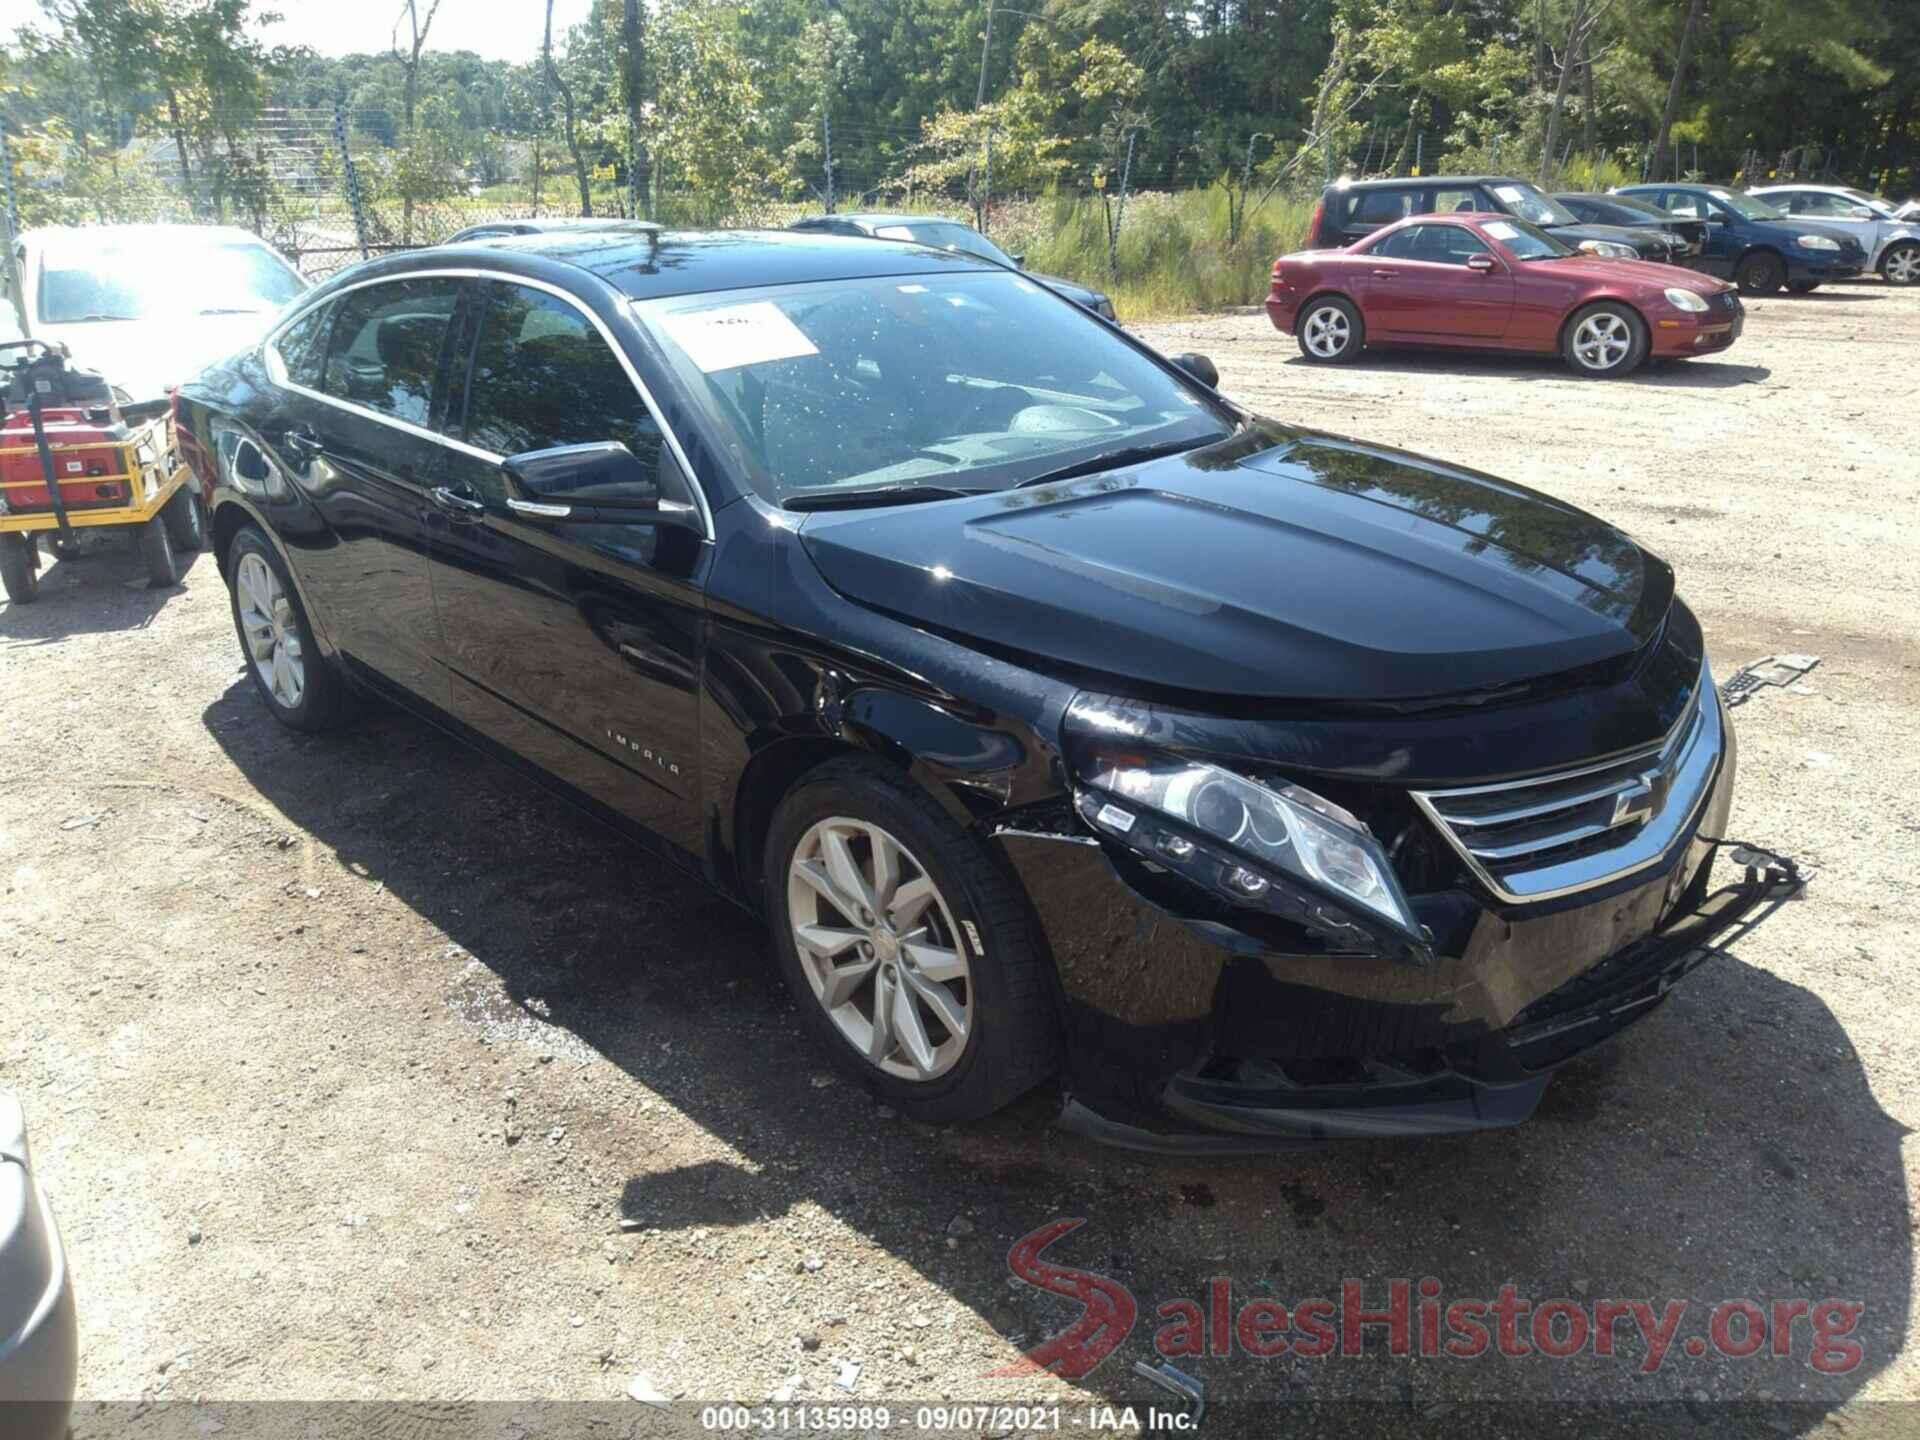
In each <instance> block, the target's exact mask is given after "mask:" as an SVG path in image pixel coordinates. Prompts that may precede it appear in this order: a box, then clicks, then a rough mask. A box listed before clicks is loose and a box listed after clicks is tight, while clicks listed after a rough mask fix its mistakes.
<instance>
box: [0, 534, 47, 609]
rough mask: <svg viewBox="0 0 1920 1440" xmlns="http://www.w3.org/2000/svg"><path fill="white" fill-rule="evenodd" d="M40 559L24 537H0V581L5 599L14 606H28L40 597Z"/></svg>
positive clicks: (31, 543)
mask: <svg viewBox="0 0 1920 1440" xmlns="http://www.w3.org/2000/svg"><path fill="white" fill-rule="evenodd" d="M39 559H40V557H39V556H38V555H36V554H34V547H33V542H32V541H30V540H28V539H27V537H26V536H24V535H18V534H16V535H0V581H4V582H5V585H6V590H7V599H9V600H11V601H12V602H13V603H14V604H16V605H30V604H32V603H33V602H34V601H35V600H36V599H38V598H39V596H40V565H39Z"/></svg>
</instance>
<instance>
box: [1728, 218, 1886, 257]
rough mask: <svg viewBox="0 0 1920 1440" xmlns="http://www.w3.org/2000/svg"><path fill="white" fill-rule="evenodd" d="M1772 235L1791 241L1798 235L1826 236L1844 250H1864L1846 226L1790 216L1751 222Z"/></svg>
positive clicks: (1856, 237)
mask: <svg viewBox="0 0 1920 1440" xmlns="http://www.w3.org/2000/svg"><path fill="white" fill-rule="evenodd" d="M1750 223H1752V224H1754V225H1757V226H1759V227H1760V228H1761V229H1762V230H1765V231H1767V232H1768V233H1770V234H1774V235H1779V236H1781V237H1783V238H1784V239H1787V240H1791V239H1793V238H1794V237H1795V236H1797V235H1824V236H1826V237H1827V239H1829V240H1831V241H1833V242H1834V243H1835V244H1836V245H1838V246H1839V247H1840V248H1841V249H1842V250H1862V249H1864V248H1865V247H1864V246H1862V245H1861V244H1860V237H1859V236H1858V235H1856V234H1854V233H1853V232H1852V231H1851V230H1848V229H1847V228H1846V227H1845V226H1844V225H1822V224H1820V223H1819V222H1817V221H1813V220H1797V219H1795V218H1794V217H1793V216H1791V215H1789V216H1788V217H1787V218H1786V219H1784V220H1755V221H1752V222H1750Z"/></svg>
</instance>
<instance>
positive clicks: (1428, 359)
mask: <svg viewBox="0 0 1920 1440" xmlns="http://www.w3.org/2000/svg"><path fill="white" fill-rule="evenodd" d="M1796 298H1798V297H1796ZM1285 363H1286V364H1287V365H1290V366H1300V367H1310V368H1318V366H1317V364H1316V362H1314V361H1311V360H1308V359H1307V358H1306V356H1304V355H1295V356H1293V357H1292V358H1291V359H1289V360H1287V361H1286V362H1285ZM1346 368H1347V369H1349V370H1374V371H1383V372H1384V371H1405V372H1408V373H1417V374H1421V375H1483V376H1486V377H1487V378H1489V379H1498V380H1571V381H1576V382H1577V381H1579V380H1580V379H1581V377H1579V376H1577V375H1575V374H1574V373H1573V371H1571V370H1570V369H1568V368H1567V364H1566V362H1565V361H1563V360H1561V359H1560V358H1559V357H1557V356H1550V355H1539V356H1533V355H1506V354H1479V353H1475V352H1467V351H1460V350H1421V349H1417V348H1414V347H1411V346H1408V347H1401V346H1394V347H1390V348H1381V349H1368V350H1365V351H1362V352H1361V355H1360V358H1359V359H1357V360H1351V361H1348V362H1347V365H1346ZM1772 374H1773V371H1771V370H1769V369H1768V368H1767V367H1766V366H1765V365H1734V364H1729V363H1728V362H1726V361H1724V360H1708V359H1704V358H1703V359H1697V360H1653V361H1650V362H1648V363H1647V364H1645V365H1643V366H1641V367H1640V368H1639V369H1638V370H1636V371H1634V372H1633V374H1631V375H1627V376H1623V377H1622V378H1620V379H1618V380H1611V381H1595V382H1594V383H1595V384H1611V385H1659V386H1663V387H1673V388H1680V389H1699V390H1717V389H1728V388H1731V387H1733V386H1736V385H1757V384H1759V383H1760V382H1761V381H1763V380H1765V379H1767V378H1768V377H1769V376H1770V375H1772Z"/></svg>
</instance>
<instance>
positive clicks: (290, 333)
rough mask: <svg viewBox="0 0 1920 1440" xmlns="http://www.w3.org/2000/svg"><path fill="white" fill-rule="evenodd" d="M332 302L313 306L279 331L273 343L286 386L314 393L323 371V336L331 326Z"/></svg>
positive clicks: (324, 353)
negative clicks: (293, 386) (298, 387)
mask: <svg viewBox="0 0 1920 1440" xmlns="http://www.w3.org/2000/svg"><path fill="white" fill-rule="evenodd" d="M333 311H334V306H333V302H331V301H329V302H327V303H326V304H322V305H316V306H314V307H313V309H311V310H309V311H307V313H306V314H304V315H302V316H301V317H300V318H299V319H298V320H296V321H294V322H293V323H292V324H291V325H289V326H287V328H286V329H284V330H282V331H281V332H280V334H279V336H278V338H276V339H275V340H274V342H273V352H274V354H275V355H277V356H278V357H279V359H280V370H281V373H282V374H283V375H284V376H285V377H286V383H288V384H290V385H298V386H300V387H301V388H302V389H304V390H318V389H319V388H320V381H321V377H322V375H323V373H324V372H325V369H326V362H327V334H328V331H329V329H330V327H331V326H332V324H333Z"/></svg>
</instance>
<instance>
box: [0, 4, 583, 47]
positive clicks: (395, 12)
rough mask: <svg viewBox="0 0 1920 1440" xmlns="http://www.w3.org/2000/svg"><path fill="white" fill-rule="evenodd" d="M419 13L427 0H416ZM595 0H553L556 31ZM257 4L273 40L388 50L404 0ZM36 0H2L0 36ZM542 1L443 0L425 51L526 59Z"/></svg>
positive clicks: (30, 15) (34, 7) (536, 43)
mask: <svg viewBox="0 0 1920 1440" xmlns="http://www.w3.org/2000/svg"><path fill="white" fill-rule="evenodd" d="M418 3H419V5H420V11H421V14H422V15H424V14H425V13H426V9H427V6H428V5H429V4H431V3H432V0H418ZM591 5H592V0H554V7H553V30H554V34H555V35H556V36H557V35H560V34H562V33H564V32H565V30H566V28H567V27H568V26H569V25H577V24H578V23H579V22H580V21H582V20H584V19H586V18H587V11H588V10H589V9H590V8H591ZM255 8H256V9H259V10H263V11H264V10H277V11H279V12H280V15H281V20H280V23H279V24H278V25H273V26H270V27H267V28H265V29H263V30H261V31H260V34H261V37H262V38H263V39H265V40H266V41H267V42H268V43H269V44H274V45H309V46H311V47H312V48H313V49H315V50H317V51H319V52H320V53H321V54H322V55H348V54H351V53H353V52H354V51H356V50H359V51H376V50H385V49H387V48H388V47H389V46H390V45H391V44H392V43H393V38H392V37H393V31H394V22H395V21H396V20H399V19H400V17H401V13H402V11H403V9H404V0H258V3H257V4H256V6H255ZM40 13H41V12H40V7H39V5H38V4H37V3H35V0H0V36H10V35H12V34H13V32H14V31H15V30H17V29H19V28H20V26H22V25H25V24H30V23H37V22H38V20H39V18H40ZM545 24H546V0H441V4H440V12H439V14H438V15H436V16H435V17H434V21H433V30H432V31H431V33H429V35H428V36H427V48H428V49H429V50H472V51H475V52H477V53H478V54H480V55H482V56H484V57H486V58H487V59H489V60H530V59H532V58H533V57H534V55H535V54H537V53H538V52H539V49H540V35H541V31H542V29H543V27H544V26H545Z"/></svg>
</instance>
